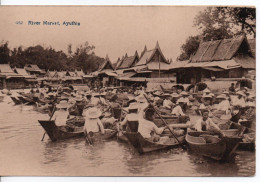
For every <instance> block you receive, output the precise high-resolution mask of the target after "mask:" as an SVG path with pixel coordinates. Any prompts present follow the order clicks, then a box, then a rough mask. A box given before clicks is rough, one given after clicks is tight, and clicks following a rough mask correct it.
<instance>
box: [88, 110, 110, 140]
mask: <svg viewBox="0 0 260 182" xmlns="http://www.w3.org/2000/svg"><path fill="white" fill-rule="evenodd" d="M83 115H84V117H85V118H86V120H85V124H84V133H85V136H87V135H88V134H90V133H91V132H93V133H98V132H100V133H101V134H102V135H103V134H105V129H104V126H103V124H102V123H101V121H100V119H99V117H100V116H101V111H100V110H99V109H98V108H96V107H91V108H89V109H88V110H86V112H85V113H84V114H83Z"/></svg>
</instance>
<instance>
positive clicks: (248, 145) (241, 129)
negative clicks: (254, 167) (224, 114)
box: [222, 122, 255, 151]
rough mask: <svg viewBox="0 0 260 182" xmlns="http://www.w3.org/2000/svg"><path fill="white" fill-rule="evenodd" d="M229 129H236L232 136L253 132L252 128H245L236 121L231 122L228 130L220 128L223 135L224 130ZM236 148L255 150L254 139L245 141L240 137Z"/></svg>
mask: <svg viewBox="0 0 260 182" xmlns="http://www.w3.org/2000/svg"><path fill="white" fill-rule="evenodd" d="M229 130H237V131H238V132H237V133H233V135H232V136H238V135H243V134H252V133H255V131H254V130H252V129H250V128H247V127H245V126H241V125H239V124H237V123H234V122H232V123H231V125H230V127H229V129H228V130H222V131H223V132H224V133H225V135H226V132H227V131H229ZM238 150H248V151H254V150H255V140H251V141H245V140H244V139H242V141H241V142H239V146H238Z"/></svg>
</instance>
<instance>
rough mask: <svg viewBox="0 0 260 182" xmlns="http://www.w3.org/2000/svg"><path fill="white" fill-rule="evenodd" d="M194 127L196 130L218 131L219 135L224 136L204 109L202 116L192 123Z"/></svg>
mask: <svg viewBox="0 0 260 182" xmlns="http://www.w3.org/2000/svg"><path fill="white" fill-rule="evenodd" d="M194 129H195V130H196V131H209V132H213V133H218V134H220V135H221V136H225V135H224V133H223V132H222V131H221V130H220V128H219V127H218V125H216V124H215V123H214V122H213V121H212V120H211V119H210V118H209V111H208V110H205V111H204V112H203V113H202V118H200V119H199V120H197V121H196V122H195V124H194Z"/></svg>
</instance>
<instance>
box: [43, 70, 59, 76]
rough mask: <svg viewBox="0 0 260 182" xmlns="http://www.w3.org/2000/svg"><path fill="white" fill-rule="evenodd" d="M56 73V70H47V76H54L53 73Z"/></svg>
mask: <svg viewBox="0 0 260 182" xmlns="http://www.w3.org/2000/svg"><path fill="white" fill-rule="evenodd" d="M56 74H57V71H49V70H48V71H47V74H46V75H47V76H49V77H54V76H55V75H56Z"/></svg>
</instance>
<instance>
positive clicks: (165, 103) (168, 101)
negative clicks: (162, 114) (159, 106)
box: [163, 99, 173, 109]
mask: <svg viewBox="0 0 260 182" xmlns="http://www.w3.org/2000/svg"><path fill="white" fill-rule="evenodd" d="M172 105H173V103H172V101H170V100H168V99H165V100H164V101H163V107H165V108H168V109H171V106H172Z"/></svg>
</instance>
